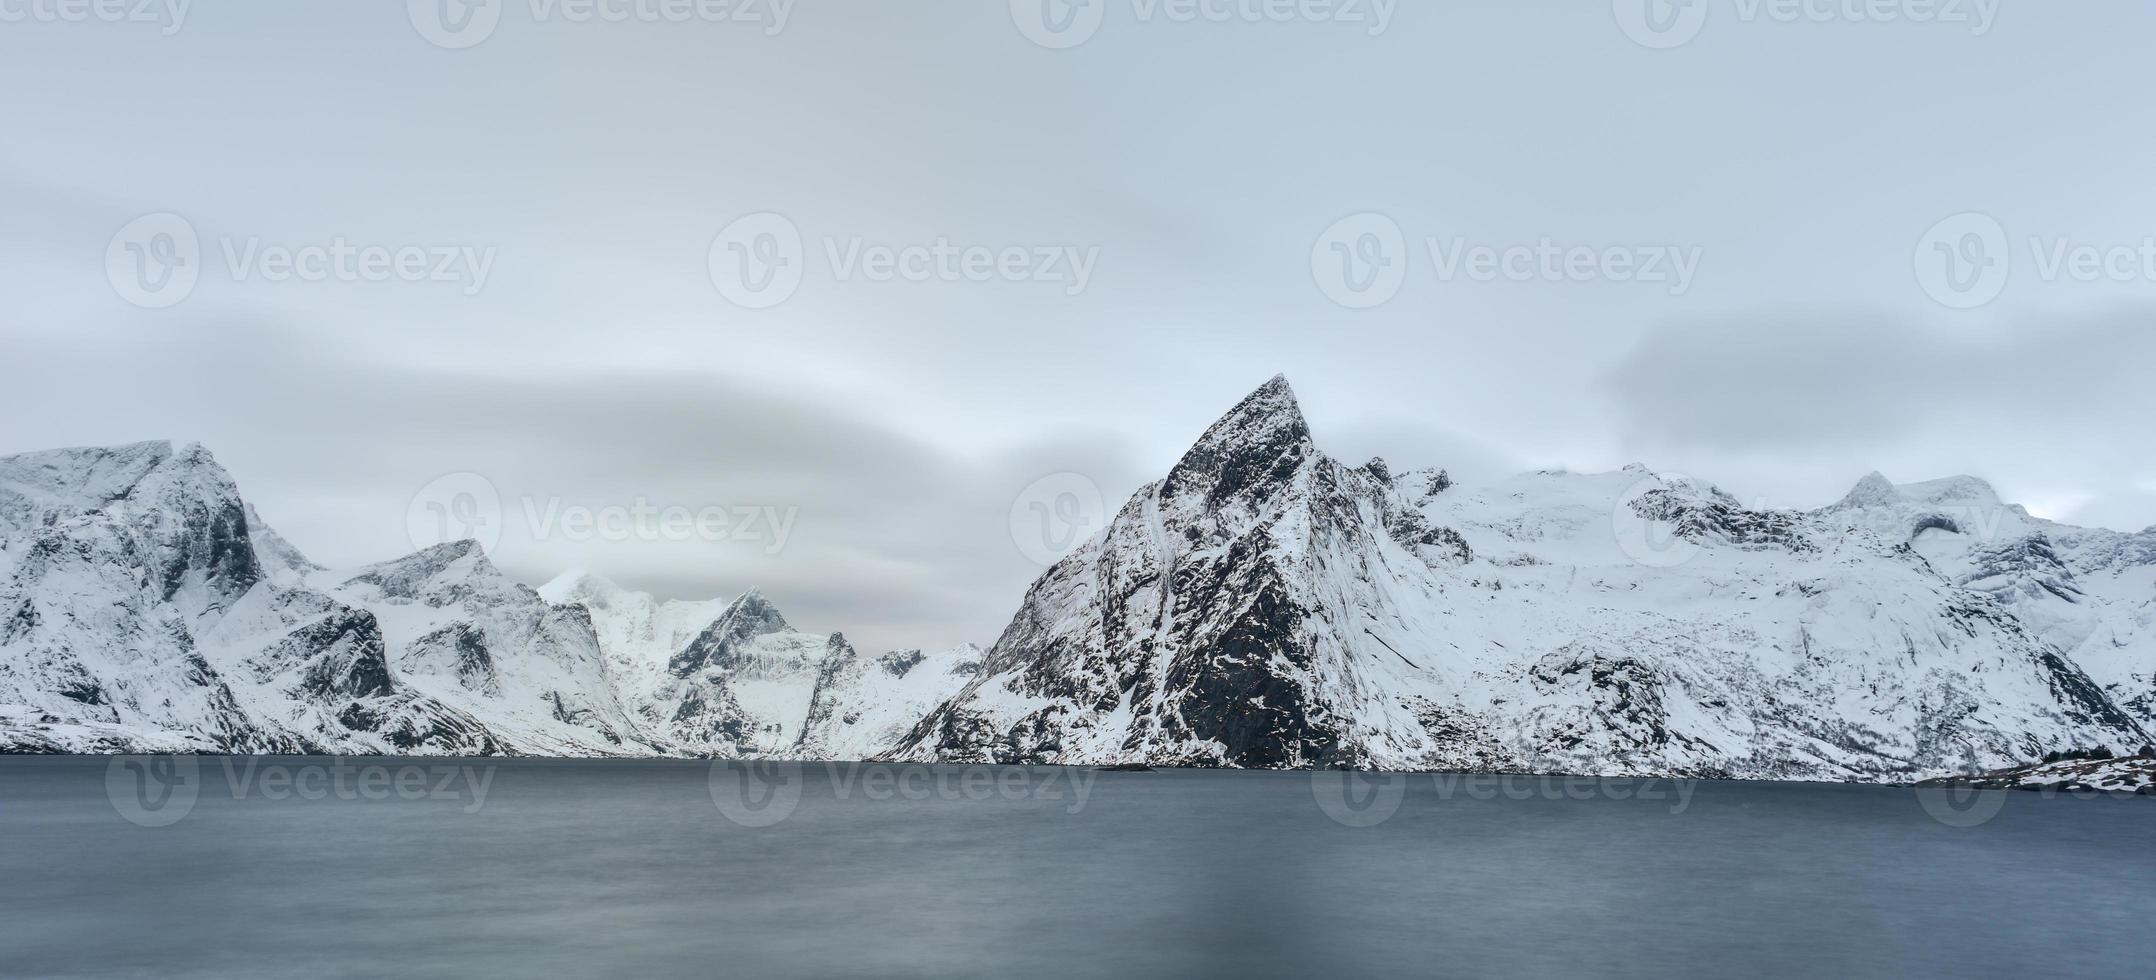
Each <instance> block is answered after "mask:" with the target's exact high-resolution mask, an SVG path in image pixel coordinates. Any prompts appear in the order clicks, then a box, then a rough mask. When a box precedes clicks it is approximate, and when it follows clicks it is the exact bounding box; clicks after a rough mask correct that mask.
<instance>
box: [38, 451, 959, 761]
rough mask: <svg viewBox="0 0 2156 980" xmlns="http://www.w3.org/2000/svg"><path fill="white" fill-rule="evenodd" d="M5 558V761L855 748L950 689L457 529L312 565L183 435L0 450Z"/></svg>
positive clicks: (883, 662)
mask: <svg viewBox="0 0 2156 980" xmlns="http://www.w3.org/2000/svg"><path fill="white" fill-rule="evenodd" d="M0 562H4V564H0V571H4V577H0V616H4V617H5V618H4V619H0V750H14V751H122V750H128V749H143V750H165V751H169V750H174V749H185V750H197V751H234V752H267V751H278V752H364V753H464V754H495V753H515V754H534V755H568V756H587V755H658V754H683V753H700V754H701V753H709V754H721V755H740V754H755V755H767V754H778V755H798V754H801V753H803V752H806V751H811V750H810V749H809V748H807V747H806V745H807V741H808V739H809V735H810V727H811V718H812V717H813V718H815V719H816V725H817V727H816V740H815V741H816V745H818V746H830V747H832V750H835V751H845V752H849V753H855V754H857V755H865V754H869V753H870V752H873V751H880V750H882V749H886V748H888V747H889V745H890V744H891V742H892V740H894V739H895V736H896V734H897V733H898V732H899V731H902V730H903V729H904V728H905V727H906V726H907V725H910V723H911V721H912V720H913V718H914V717H918V715H919V714H920V713H921V712H923V711H925V710H927V708H928V707H929V706H931V705H933V704H934V703H936V702H938V701H940V700H942V699H943V698H944V697H947V696H949V695H950V694H951V693H952V692H954V691H955V690H956V689H957V688H958V686H959V684H961V683H962V682H963V680H964V678H963V677H962V676H960V675H955V674H953V673H952V672H951V665H950V664H948V663H942V662H939V663H938V664H934V665H929V666H921V667H920V668H919V669H918V670H907V669H902V667H903V666H904V665H902V664H901V663H900V660H903V659H904V658H902V657H900V656H899V655H892V656H890V657H885V658H881V659H879V660H877V661H875V662H874V663H873V666H874V668H875V669H868V664H867V662H864V661H862V660H861V658H859V657H858V656H857V655H856V654H855V653H854V651H853V648H852V647H851V646H850V645H848V644H847V643H846V641H845V638H844V637H841V636H839V635H837V634H830V635H819V634H809V633H803V632H800V631H797V630H794V629H792V628H791V627H789V626H788V625H787V624H786V622H785V620H784V618H783V617H781V616H780V615H779V614H778V611H777V610H776V609H774V608H772V607H771V605H770V604H769V602H768V601H766V600H765V599H764V598H763V597H762V596H759V595H755V594H753V593H751V594H750V595H747V596H743V597H741V598H740V599H737V600H735V601H733V602H731V603H724V602H703V603H683V602H667V603H661V602H658V601H656V600H653V599H652V598H651V597H650V596H646V595H643V594H641V593H634V592H630V591H627V590H624V589H621V588H619V587H617V586H614V585H612V584H611V583H608V582H606V581H605V580H603V579H598V578H596V577H592V576H574V577H564V578H563V579H561V580H557V581H556V582H554V583H550V584H549V585H548V587H547V592H548V594H547V595H542V594H541V593H540V592H538V591H535V590H533V589H530V588H527V587H526V586H524V585H522V584H519V583H517V582H514V581H512V580H510V579H509V578H508V577H507V576H505V575H503V574H502V573H501V572H500V570H498V569H497V568H495V567H494V565H493V563H491V562H490V561H488V560H487V557H486V555H485V554H484V553H482V552H481V551H480V549H479V547H478V545H477V544H475V543H473V542H469V541H463V542H454V543H450V544H444V545H439V546H436V547H433V548H428V549H426V550H424V551H421V552H418V553H416V554H413V555H409V556H406V557H404V558H400V559H397V560H395V561H389V562H382V563H380V564H375V565H369V566H366V567H363V568H357V569H348V570H341V571H340V570H328V569H324V568H322V567H321V566H319V565H317V564H315V563H313V562H311V561H309V560H307V558H306V557H305V556H304V555H303V554H301V553H300V551H299V550H298V549H297V548H294V547H293V546H292V545H291V544H290V543H288V542H286V541H285V540H284V539H282V538H281V537H279V536H277V534H276V532H274V531H272V530H271V529H270V528H269V527H268V526H267V525H265V524H264V523H263V522H262V520H261V518H260V517H259V516H258V515H256V514H255V513H254V510H253V508H251V507H250V506H248V505H247V504H246V502H245V501H243V500H242V499H241V498H240V496H239V492H238V489H237V488H236V487H235V486H234V485H233V483H232V480H231V477H230V476H229V475H227V474H226V473H225V472H224V470H223V469H222V468H220V467H219V466H218V465H217V464H216V462H215V460H213V459H211V458H210V456H209V454H208V453H207V452H205V451H203V450H202V449H201V448H200V447H195V446H190V447H186V448H184V449H179V450H175V449H174V448H173V447H172V446H171V445H169V444H166V443H142V444H137V445H132V446H121V447H115V448H111V449H82V450H61V451H56V452H50V453H32V454H28V455H24V456H16V457H7V458H4V459H0ZM549 600H552V601H549ZM944 659H945V660H949V659H950V658H949V657H945V658H944ZM900 715H907V716H908V717H904V718H900V717H898V716H900Z"/></svg>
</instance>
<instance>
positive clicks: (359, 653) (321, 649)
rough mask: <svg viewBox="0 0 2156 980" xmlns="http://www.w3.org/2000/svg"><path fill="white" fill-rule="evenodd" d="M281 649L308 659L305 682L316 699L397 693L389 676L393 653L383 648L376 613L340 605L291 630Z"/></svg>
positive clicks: (305, 685)
mask: <svg viewBox="0 0 2156 980" xmlns="http://www.w3.org/2000/svg"><path fill="white" fill-rule="evenodd" d="M279 647H280V648H281V649H280V650H279V651H278V653H279V654H280V655H282V656H286V657H293V658H300V657H305V658H306V660H307V666H306V668H305V669H304V671H303V673H302V681H301V683H302V686H303V687H304V688H305V690H306V692H307V693H308V694H311V695H313V696H314V697H317V698H322V699H325V700H328V699H337V698H366V697H377V696H381V695H386V694H393V693H395V692H396V684H395V683H394V682H393V681H391V680H390V676H389V657H388V655H387V654H386V653H385V652H384V650H383V647H382V629H381V627H380V626H378V625H377V624H376V623H375V621H374V615H373V614H372V613H368V612H366V611H364V610H359V609H350V608H344V607H340V608H339V610H338V611H337V612H334V613H332V614H330V615H328V616H325V617H323V618H322V619H320V620H317V621H315V622H313V623H310V624H308V625H306V626H303V627H301V628H299V629H298V630H295V631H293V632H292V633H291V634H289V635H287V636H286V637H285V639H284V640H283V641H281V642H280V643H279ZM310 651H311V652H312V654H311V656H310V655H309V653H310Z"/></svg>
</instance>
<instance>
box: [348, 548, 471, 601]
mask: <svg viewBox="0 0 2156 980" xmlns="http://www.w3.org/2000/svg"><path fill="white" fill-rule="evenodd" d="M495 580H500V581H499V583H498V584H504V585H506V584H510V583H509V581H508V579H507V577H506V576H503V575H502V573H501V570H500V569H497V568H495V567H494V563H493V562H492V561H489V560H488V559H487V553H486V549H484V548H482V547H481V546H480V544H479V542H477V541H474V540H471V539H469V538H467V539H464V540H462V541H445V542H443V543H441V544H438V545H434V546H433V547H430V548H424V549H421V550H419V551H416V552H413V553H412V554H409V555H406V556H404V557H402V558H398V559H395V560H393V561H386V562H382V563H381V564H378V565H369V566H367V567H366V568H365V569H363V570H361V571H360V572H359V574H356V575H353V576H351V577H350V578H347V579H346V580H345V582H346V584H352V585H373V586H375V587H377V588H380V589H381V590H382V594H384V595H387V596H394V597H398V598H405V599H415V598H420V597H422V596H424V595H427V594H429V593H431V592H434V591H436V590H438V589H439V588H440V587H443V586H463V585H468V584H470V583H473V582H486V583H495ZM455 591H458V592H462V591H463V589H462V588H457V589H455Z"/></svg>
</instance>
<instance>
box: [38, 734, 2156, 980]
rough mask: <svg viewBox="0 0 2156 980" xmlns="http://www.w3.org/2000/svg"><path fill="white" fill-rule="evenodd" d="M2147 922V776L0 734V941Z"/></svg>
mask: <svg viewBox="0 0 2156 980" xmlns="http://www.w3.org/2000/svg"><path fill="white" fill-rule="evenodd" d="M159 765H164V766H165V767H166V768H163V769H159V768H157V767H158V766H159ZM189 767H191V768H189ZM461 767H469V768H461ZM1448 779H1449V780H1450V781H1449V782H1448V781H1446V780H1448ZM1935 814H1938V815H1935ZM2151 922H2156V799H2150V798H2134V799H2119V798H2094V799H2075V798H2070V797H2059V798H2043V797H2039V796H2036V795H2033V794H2020V793H2016V794H1999V795H1997V796H1996V797H1979V798H1976V799H1973V800H1964V799H1953V800H1941V799H1934V798H1920V797H1919V795H1918V794H1917V792H1916V791H1914V790H1909V789H1892V788H1876V787H1851V786H1827V785H1807V784H1741V783H1699V784H1690V785H1686V786H1678V785H1676V784H1672V783H1668V782H1663V783H1659V784H1656V783H1642V782H1637V781H1631V782H1627V781H1612V782H1608V783H1602V782H1595V781H1589V780H1575V781H1566V780H1539V781H1538V780H1533V779H1526V778H1521V779H1515V780H1510V781H1506V782H1502V783H1500V782H1498V781H1496V780H1494V779H1491V780H1483V781H1479V782H1477V781H1471V780H1462V779H1456V778H1452V777H1433V776H1427V775H1424V776H1412V777H1403V778H1402V779H1400V780H1398V781H1392V782H1380V781H1370V780H1366V779H1365V778H1363V777H1353V778H1348V777H1341V776H1330V777H1321V778H1313V777H1312V776H1309V775H1299V774H1281V773H1247V772H1245V773H1238V772H1158V773H1092V772H1086V771H1078V770H1064V769H1025V768H1017V767H890V766H874V767H856V766H810V767H804V768H801V769H799V770H791V769H786V768H778V769H768V770H761V771H755V770H750V771H744V770H742V769H740V768H739V767H719V768H718V769H716V770H714V768H713V767H711V766H707V765H705V764H702V763H690V762H621V761H608V762H554V761H533V760H520V761H512V762H488V761H485V760H444V761H439V762H437V761H430V760H342V761H337V760H327V759H279V760H227V759H222V758H215V757H209V758H203V759H199V760H183V762H182V763H181V765H180V766H179V767H177V768H175V767H172V766H171V763H170V760H147V761H144V760H122V761H118V762H114V761H108V760H105V759H87V758H22V757H9V758H0V975H5V976H10V977H16V976H20V977H76V976H83V977H105V976H155V977H217V978H233V977H296V976H332V977H341V976H353V977H374V976H414V977H534V976H545V977H557V976H560V977H599V976H620V977H632V976H633V977H818V978H824V977H914V976H918V977H1212V976H1232V977H1311V976H1337V977H1359V976H1564V977H1569V976H1581V975H1587V976H1620V977H1687V976H1697V977H1717V978H1719V977H1729V976H1753V975H1762V976H1815V977H1837V978H1839V977H1853V976H1861V977H1896V978H1906V977H1922V976H2058V975H2066V976H2122V975H2125V976H2139V975H2145V974H2146V972H2147V970H2148V969H2149V966H2150V964H2151V963H2152V962H2156V940H2152V939H2151V936H2150V931H2149V925H2150V923H2151Z"/></svg>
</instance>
